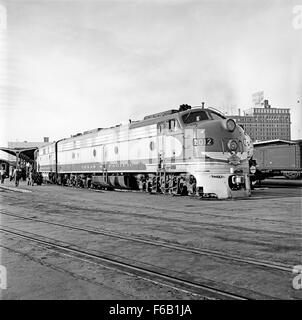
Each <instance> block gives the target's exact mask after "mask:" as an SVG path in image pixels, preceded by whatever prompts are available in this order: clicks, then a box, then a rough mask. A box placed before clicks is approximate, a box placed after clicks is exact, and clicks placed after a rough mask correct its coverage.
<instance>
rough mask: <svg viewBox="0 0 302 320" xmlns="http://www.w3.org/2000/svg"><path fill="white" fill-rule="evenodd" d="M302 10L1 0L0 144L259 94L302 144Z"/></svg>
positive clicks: (273, 4)
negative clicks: (284, 116)
mask: <svg viewBox="0 0 302 320" xmlns="http://www.w3.org/2000/svg"><path fill="white" fill-rule="evenodd" d="M299 1H300V2H301V5H302V1H301V0H299ZM299 1H291V0H283V1H277V0H259V1H258V0H253V1H252V0H247V1H241V0H238V1H237V0H236V1H235V0H230V1H227V0H226V1H222V0H214V1H209V0H199V1H189V0H188V1H185V0H161V1H159V0H146V1H142V0H141V1H134V0H125V1H121V0H120V1H115V0H113V1H102V0H99V1H98V0H95V1H92V0H85V1H84V0H78V1H72V0H68V1H58V0H53V1H51V0H47V1H46V0H39V1H37V0H31V1H29V0H23V1H22V0H18V1H17V0H10V1H2V0H0V146H7V142H8V141H25V140H26V141H42V140H43V137H50V140H51V141H53V140H57V139H61V138H64V137H69V136H70V135H71V134H76V133H78V132H83V131H86V130H89V129H93V128H97V127H108V126H112V125H116V124H119V123H126V122H128V119H132V120H139V119H142V118H143V117H144V116H145V115H148V114H152V113H155V112H160V111H164V110H167V109H172V108H177V107H178V106H179V105H180V104H183V103H187V104H189V105H192V106H197V105H201V102H202V101H204V102H205V104H206V106H209V107H214V108H217V109H219V110H221V111H223V112H227V113H228V114H237V113H238V108H240V109H241V110H244V109H247V108H249V107H251V106H252V94H253V93H254V92H257V91H260V90H263V91H264V95H265V98H267V99H268V100H269V102H270V104H271V106H272V107H283V108H290V109H291V120H292V132H291V133H292V139H302V132H301V120H302V112H301V106H302V28H299V27H298V28H297V25H295V24H294V19H296V22H297V21H298V20H297V19H298V18H297V12H296V11H295V10H296V9H294V8H295V6H296V5H297V4H299ZM1 8H2V10H1ZM3 8H4V9H3ZM4 11H6V23H5V27H3V25H4V23H3V21H4V20H3V19H4V18H3V12H4ZM1 12H2V20H1ZM1 21H2V28H1Z"/></svg>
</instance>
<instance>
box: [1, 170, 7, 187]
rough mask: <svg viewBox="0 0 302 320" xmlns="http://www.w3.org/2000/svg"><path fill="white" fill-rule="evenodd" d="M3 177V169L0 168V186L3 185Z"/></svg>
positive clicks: (4, 173)
mask: <svg viewBox="0 0 302 320" xmlns="http://www.w3.org/2000/svg"><path fill="white" fill-rule="evenodd" d="M5 175H6V172H5V170H4V168H3V167H2V168H1V169H0V180H1V184H3V183H4V179H5V178H6V176H5Z"/></svg>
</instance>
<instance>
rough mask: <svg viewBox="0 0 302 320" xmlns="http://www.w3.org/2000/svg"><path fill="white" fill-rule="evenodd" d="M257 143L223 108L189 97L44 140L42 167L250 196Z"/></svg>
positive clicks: (125, 183) (63, 178) (58, 176)
mask: <svg viewBox="0 0 302 320" xmlns="http://www.w3.org/2000/svg"><path fill="white" fill-rule="evenodd" d="M251 155H252V144H251V141H250V139H249V137H248V136H247V135H246V134H245V133H244V130H243V129H242V128H241V127H240V126H238V125H237V124H236V122H235V121H234V120H233V119H230V118H226V117H225V116H224V115H223V114H222V113H220V112H219V111H218V110H216V109H212V108H204V106H201V107H194V108H191V106H188V105H181V106H180V107H179V109H171V110H167V111H164V112H160V113H156V114H152V115H148V116H146V117H144V119H143V120H140V121H130V120H129V123H128V124H126V125H116V126H114V127H110V128H97V129H94V130H91V131H86V132H84V133H81V134H77V135H74V136H71V137H70V138H66V139H62V140H58V141H55V142H53V143H50V144H47V145H44V146H43V147H41V148H39V149H38V150H37V151H36V163H37V171H38V172H41V173H42V175H43V176H44V177H45V178H47V179H51V180H53V181H55V182H57V183H59V184H68V183H70V182H71V181H77V180H80V181H82V182H83V183H82V184H83V186H88V187H94V188H122V189H136V190H144V191H147V192H162V193H170V194H178V195H186V194H189V195H197V196H201V197H216V198H219V199H226V198H236V197H248V196H250V193H251V191H250V180H249V179H250V178H249V159H250V158H251Z"/></svg>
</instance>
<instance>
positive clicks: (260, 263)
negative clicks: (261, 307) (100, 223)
mask: <svg viewBox="0 0 302 320" xmlns="http://www.w3.org/2000/svg"><path fill="white" fill-rule="evenodd" d="M0 214H2V215H6V216H10V217H14V218H17V219H23V220H30V221H35V222H38V223H44V224H49V225H54V226H59V227H63V228H69V229H72V230H77V231H84V232H87V233H92V234H98V235H102V236H107V237H113V238H117V239H122V240H126V241H132V242H137V243H143V244H148V245H152V246H157V247H163V248H168V249H172V250H177V251H183V252H188V253H193V254H197V255H206V256H211V257H216V258H220V259H225V260H229V261H234V262H239V263H243V264H248V265H255V266H258V267H262V268H268V269H274V270H281V271H285V272H289V273H292V266H289V265H285V264H281V263H272V262H269V261H265V260H261V261H260V260H256V259H252V258H240V257H237V256H234V255H230V254H225V253H222V252H219V251H216V250H210V249H199V248H193V247H188V246H181V245H179V244H174V243H173V244H171V243H166V242H162V241H155V240H147V239H141V238H138V237H132V236H126V235H122V234H119V233H116V232H112V231H107V230H102V231H100V230H99V229H98V230H97V229H94V228H89V229H88V228H82V227H79V226H76V225H72V224H62V223H58V222H52V221H46V220H41V219H36V218H30V217H24V216H20V215H16V214H12V213H8V212H3V210H0Z"/></svg>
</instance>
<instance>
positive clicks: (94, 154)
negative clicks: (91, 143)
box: [93, 149, 96, 157]
mask: <svg viewBox="0 0 302 320" xmlns="http://www.w3.org/2000/svg"><path fill="white" fill-rule="evenodd" d="M93 156H94V157H95V156H96V150H95V149H93Z"/></svg>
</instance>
